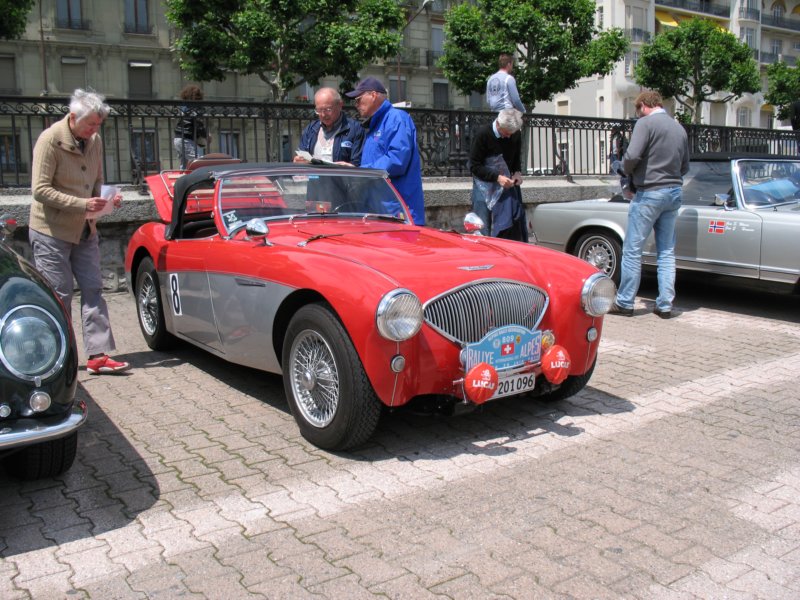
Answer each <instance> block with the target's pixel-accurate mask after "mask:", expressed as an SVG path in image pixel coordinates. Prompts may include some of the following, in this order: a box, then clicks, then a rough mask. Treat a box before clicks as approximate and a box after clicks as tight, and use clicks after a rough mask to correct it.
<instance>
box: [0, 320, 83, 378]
mask: <svg viewBox="0 0 800 600" xmlns="http://www.w3.org/2000/svg"><path fill="white" fill-rule="evenodd" d="M66 353H67V338H66V335H65V333H64V329H63V327H62V326H61V325H60V324H59V323H58V321H57V320H56V319H55V317H53V315H51V314H50V313H49V312H47V311H46V310H44V309H43V308H41V307H39V306H34V305H32V304H27V305H22V306H17V307H14V308H12V309H11V310H10V311H8V312H7V313H6V314H5V315H4V316H3V318H2V320H0V360H2V361H3V364H4V365H5V367H6V368H7V369H8V370H9V371H10V372H11V373H12V374H13V375H16V376H17V377H19V378H20V379H25V380H27V381H34V380H36V379H46V378H47V377H49V376H50V375H52V374H53V373H55V372H56V371H57V370H58V369H60V368H61V366H62V365H63V364H64V356H65V355H66Z"/></svg>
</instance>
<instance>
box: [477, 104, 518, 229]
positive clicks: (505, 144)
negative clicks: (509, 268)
mask: <svg viewBox="0 0 800 600" xmlns="http://www.w3.org/2000/svg"><path fill="white" fill-rule="evenodd" d="M520 129H522V113H521V112H520V111H518V110H517V109H515V108H504V109H503V110H501V111H500V112H499V113H497V118H496V119H495V120H494V121H492V123H490V124H488V125H484V126H483V127H481V128H479V129H478V131H477V132H476V134H475V137H473V138H472V146H471V147H470V152H469V169H470V172H471V173H472V210H473V212H475V213H477V215H478V216H479V217H481V219H483V222H484V223H485V225H486V227H485V228H484V229H483V230H482V233H483V234H484V235H487V234H491V235H492V236H494V237H502V238H506V239H512V240H518V241H524V242H527V241H528V221H527V218H526V217H525V207H524V206H523V205H522V195H521V194H520V189H519V186H520V185H522V167H521V164H522V134H521V133H520Z"/></svg>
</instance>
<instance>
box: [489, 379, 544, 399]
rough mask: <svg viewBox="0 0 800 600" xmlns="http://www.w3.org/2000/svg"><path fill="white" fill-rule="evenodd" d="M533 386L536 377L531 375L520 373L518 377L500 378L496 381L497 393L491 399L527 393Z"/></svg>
mask: <svg viewBox="0 0 800 600" xmlns="http://www.w3.org/2000/svg"><path fill="white" fill-rule="evenodd" d="M535 384H536V375H534V374H533V373H520V374H519V375H509V376H508V377H501V378H500V379H499V380H498V381H497V392H495V394H494V396H492V399H494V398H502V397H503V396H513V395H514V394H522V393H523V392H529V391H531V390H532V389H533V388H534V385H535Z"/></svg>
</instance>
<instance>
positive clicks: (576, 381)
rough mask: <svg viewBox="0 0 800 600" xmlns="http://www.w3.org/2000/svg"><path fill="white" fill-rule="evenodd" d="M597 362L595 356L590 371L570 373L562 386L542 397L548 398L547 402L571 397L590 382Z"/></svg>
mask: <svg viewBox="0 0 800 600" xmlns="http://www.w3.org/2000/svg"><path fill="white" fill-rule="evenodd" d="M596 364H597V358H596V357H595V359H594V362H593V363H592V366H591V367H590V368H589V370H588V371H586V373H584V374H583V375H570V376H569V377H567V378H566V379H565V380H564V382H563V383H562V384H561V385H560V386H558V389H555V390H553V391H552V392H550V393H549V394H546V395H544V396H542V399H543V400H546V401H547V402H558V401H559V400H565V399H567V398H571V397H572V396H574V395H575V394H577V393H578V392H580V391H581V390H582V389H583V388H585V387H586V384H587V383H589V380H590V379H591V378H592V373H594V367H595V365H596Z"/></svg>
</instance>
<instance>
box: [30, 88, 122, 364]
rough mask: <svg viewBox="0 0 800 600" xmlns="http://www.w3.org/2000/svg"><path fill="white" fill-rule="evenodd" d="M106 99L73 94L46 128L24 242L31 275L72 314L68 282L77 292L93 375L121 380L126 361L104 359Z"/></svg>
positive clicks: (107, 337)
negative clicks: (100, 222) (100, 226)
mask: <svg viewBox="0 0 800 600" xmlns="http://www.w3.org/2000/svg"><path fill="white" fill-rule="evenodd" d="M110 110H111V109H110V107H109V106H108V105H107V104H106V103H105V98H104V97H103V96H101V95H99V94H96V93H94V92H90V91H84V90H80V89H78V90H75V93H74V94H73V95H72V99H71V101H70V105H69V114H68V115H67V116H66V117H64V118H63V119H62V120H60V121H58V122H57V123H54V124H53V125H52V126H51V127H49V128H48V129H45V130H44V131H43V132H42V134H41V135H40V136H39V139H38V140H37V141H36V146H35V147H34V149H33V169H32V181H31V187H32V188H33V203H32V204H31V214H30V223H29V232H28V236H29V240H30V243H31V248H32V250H33V259H34V262H35V263H36V268H37V269H39V271H40V272H41V273H42V275H43V276H44V277H45V279H47V281H48V282H49V283H50V285H52V286H53V288H54V289H55V291H56V294H58V296H59V298H61V301H62V302H63V303H64V306H66V308H67V312H68V314H72V294H73V291H74V281H77V282H78V287H79V288H80V290H81V318H82V325H83V344H84V348H85V350H86V356H87V357H88V360H87V363H86V370H87V371H88V372H89V373H92V374H102V373H119V372H122V371H125V370H127V369H128V368H130V365H129V364H128V363H127V362H121V361H116V360H114V359H112V358H111V357H110V356H108V352H111V351H112V350H114V349H115V345H114V336H113V334H112V332H111V323H110V321H109V317H108V307H107V306H106V301H105V300H104V299H103V295H102V292H103V278H102V274H101V272H100V246H99V240H98V236H97V229H96V227H95V220H96V216H97V215H98V213H100V211H102V210H103V208H105V206H106V203H107V202H114V203H115V204H116V205H117V206H119V204H120V200H121V199H120V198H119V197H115V198H113V199H111V200H106V199H104V198H102V197H101V196H100V188H101V186H102V184H103V165H102V157H103V142H102V141H101V140H100V136H99V135H98V131H99V130H100V126H101V125H102V124H103V121H104V120H105V118H106V117H107V116H108V113H109V112H110Z"/></svg>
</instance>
